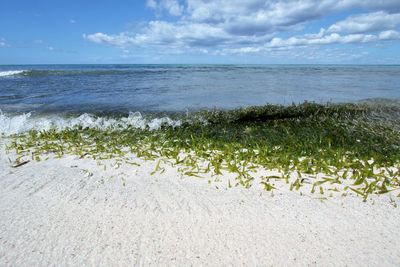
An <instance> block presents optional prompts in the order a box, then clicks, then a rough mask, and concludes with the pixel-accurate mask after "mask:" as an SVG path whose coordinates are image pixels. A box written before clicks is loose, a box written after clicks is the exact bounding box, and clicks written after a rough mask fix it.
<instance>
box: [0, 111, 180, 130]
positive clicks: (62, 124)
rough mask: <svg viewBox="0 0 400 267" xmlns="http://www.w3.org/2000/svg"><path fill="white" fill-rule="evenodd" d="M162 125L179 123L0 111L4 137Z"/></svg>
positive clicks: (138, 115) (134, 116)
mask: <svg viewBox="0 0 400 267" xmlns="http://www.w3.org/2000/svg"><path fill="white" fill-rule="evenodd" d="M163 125H168V126H173V127H177V126H180V125H181V121H180V120H172V119H171V118H169V117H162V118H154V119H147V118H144V117H143V116H142V114H141V113H140V112H130V113H129V115H128V116H127V117H122V118H106V117H96V116H94V115H91V114H87V113H85V114H82V115H80V116H79V117H74V118H63V117H60V116H57V115H53V116H46V117H32V114H31V113H25V114H21V115H16V116H8V115H6V114H3V113H2V112H1V110H0V133H2V134H5V135H10V134H19V133H24V132H27V131H29V130H39V131H41V130H50V129H57V130H63V129H65V128H71V127H76V126H81V127H83V128H86V127H88V128H96V129H101V130H105V129H125V128H128V127H134V128H138V129H146V128H148V129H149V130H157V129H160V127H161V126H163Z"/></svg>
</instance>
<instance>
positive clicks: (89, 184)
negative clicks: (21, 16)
mask: <svg viewBox="0 0 400 267" xmlns="http://www.w3.org/2000/svg"><path fill="white" fill-rule="evenodd" d="M13 156H14V155H13V153H12V152H10V154H5V151H4V148H2V151H1V158H0V159H1V163H0V164H1V165H0V170H1V171H0V190H1V192H0V214H1V217H0V244H1V246H0V265H2V266H32V265H36V266H37V265H42V266H43V265H57V266H68V265H75V266H76V265H92V266H110V265H113V266H127V265H134V266H149V265H152V266H155V265H157V266H160V265H161V266H167V265H175V266H182V265H185V266H187V265H195V266H199V265H201V266H204V265H207V266H220V265H235V266H238V265H246V266H260V265H263V266H277V265H278V266H279V265H293V266H306V265H311V266H344V265H348V266H378V265H379V266H398V265H399V263H400V254H399V252H398V249H397V248H398V247H399V246H400V233H399V231H398V222H399V220H400V210H399V208H396V205H399V204H400V201H399V200H398V198H395V197H394V198H393V199H392V200H391V195H390V194H385V195H374V196H373V197H371V199H369V200H368V201H367V202H363V201H362V198H360V197H358V196H356V195H351V194H349V195H347V196H345V197H341V196H337V197H333V198H332V197H331V198H327V199H324V200H321V199H319V198H318V197H317V196H315V195H312V194H310V193H303V194H299V192H296V191H290V190H289V188H288V187H287V186H282V187H280V188H278V189H277V190H274V191H273V192H272V193H271V192H267V191H265V190H263V189H262V187H261V186H260V185H259V184H258V183H256V182H254V185H253V186H252V187H251V188H249V189H246V188H244V187H241V186H239V187H232V188H229V187H228V183H227V179H229V175H225V176H221V177H220V178H219V179H217V180H215V177H211V176H210V175H209V176H204V177H203V178H196V177H188V176H184V175H182V174H181V173H180V172H178V171H177V168H174V167H168V166H165V171H164V172H163V173H156V174H153V175H151V174H150V173H151V172H152V171H153V170H154V169H155V166H156V161H144V160H141V159H139V158H135V159H134V160H135V162H138V163H139V164H140V166H132V165H129V164H122V165H121V166H119V167H117V166H114V168H113V167H112V166H113V163H112V162H111V161H103V163H102V164H104V165H107V164H108V168H107V169H106V170H104V168H103V167H100V166H99V165H98V161H96V160H93V159H90V158H80V157H77V156H73V155H69V156H65V157H63V158H61V159H56V158H53V157H50V158H49V159H47V160H42V161H40V162H36V161H30V162H28V163H26V164H25V165H23V166H20V167H17V168H12V167H11V165H12V164H11V163H10V162H9V160H8V158H13ZM209 180H212V182H211V183H209V182H208V181H209ZM304 192H307V190H305V191H304ZM308 192H309V190H308Z"/></svg>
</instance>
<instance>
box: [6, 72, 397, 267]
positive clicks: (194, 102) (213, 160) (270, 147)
mask: <svg viewBox="0 0 400 267" xmlns="http://www.w3.org/2000/svg"><path fill="white" fill-rule="evenodd" d="M0 69H3V72H2V73H3V74H4V75H3V76H2V77H1V78H0V86H1V88H2V89H3V90H1V92H0V215H1V216H0V266H49V265H50V266H82V265H84V266H399V265H400V253H399V252H398V247H400V233H399V231H398V226H399V221H400V209H399V207H398V206H399V205H400V195H399V193H400V191H399V189H400V178H399V177H400V172H399V169H400V153H399V151H400V138H399V136H400V127H399V125H400V120H399V118H400V102H399V101H398V97H399V93H398V90H397V84H398V83H397V82H398V79H399V78H398V77H399V75H398V73H400V67H399V66H308V65H305V66H268V65H266V66H236V65H235V66H189V65H183V66H180V65H179V66H175V65H171V66H170V65H162V66H157V65H124V66H120V65H43V66H16V67H14V68H10V67H7V66H3V67H2V68H0ZM382 73H383V74H385V77H386V78H384V77H383V76H382V77H381V74H382ZM277 77H280V78H277ZM299 77H303V78H299ZM357 77H363V78H362V79H361V81H362V82H360V80H359V79H358V78H357ZM377 77H380V78H377ZM236 78H237V80H238V81H239V80H240V82H234V79H236ZM300 80H302V84H303V85H302V86H301V88H299V87H298V86H297V85H298V84H299V81H300ZM210 81H213V82H210ZM320 81H323V82H322V83H321V82H320ZM375 81H378V82H375ZM350 84H351V85H350ZM321 87H322V88H325V89H324V90H321V89H320V88H321ZM31 88H32V90H31ZM244 88H245V89H246V90H244ZM285 88H286V89H285ZM341 88H346V90H347V91H346V92H345V93H343V89H341ZM382 88H386V89H387V90H383V89H382ZM365 92H366V93H365ZM114 96H115V97H114ZM255 96H258V97H255ZM379 96H381V97H382V98H380V97H379ZM369 97H370V98H369ZM303 98H308V99H309V101H305V102H301V101H302V99H303ZM328 99H334V100H335V101H333V102H332V103H331V102H328V103H325V101H326V100H328ZM291 100H295V102H296V103H293V104H287V103H288V102H289V101H291Z"/></svg>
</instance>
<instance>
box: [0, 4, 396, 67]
mask: <svg viewBox="0 0 400 267" xmlns="http://www.w3.org/2000/svg"><path fill="white" fill-rule="evenodd" d="M0 6H1V8H0V25H1V26H0V64H84V63H85V64H86V63H87V64H97V63H98V64H114V63H115V64H118V63H122V64H163V63H169V64H400V0H363V1H361V0H286V1H283V0H142V1H141V0H115V1H109V0H108V1H105V0H63V1H61V0H34V1H33V0H1V5H0Z"/></svg>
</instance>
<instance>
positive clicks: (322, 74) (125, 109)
mask: <svg viewBox="0 0 400 267" xmlns="http://www.w3.org/2000/svg"><path fill="white" fill-rule="evenodd" d="M399 99H400V66H397V65H390V66H389V65H373V66H372V65H371V66H366V65H362V66H361V65H360V66H358V65H33V66H29V65H18V66H0V110H1V111H0V132H20V131H24V130H27V129H31V128H49V127H52V126H55V125H56V126H59V127H61V125H64V126H71V125H76V124H87V125H100V124H101V125H107V124H108V123H111V122H110V117H111V118H112V116H113V115H114V114H118V115H122V116H125V119H126V120H127V121H126V122H125V123H128V124H132V125H138V127H144V126H143V125H145V124H148V123H150V124H151V123H153V124H154V123H156V122H154V121H146V122H144V121H143V118H142V114H146V113H158V114H159V113H165V114H168V113H171V112H193V111H196V110H199V109H210V108H219V109H232V108H238V107H246V106H251V105H264V104H283V105H289V104H292V103H302V102H304V101H309V102H317V103H327V102H332V103H343V102H359V101H365V100H369V101H371V100H372V101H374V100H380V101H387V100H390V101H398V100H399ZM139 112H140V113H139ZM104 116H107V118H108V119H105V118H104ZM165 116H167V115H165ZM160 119H161V121H160V122H164V123H165V122H167V123H171V124H174V123H176V122H173V121H168V119H167V117H164V118H160Z"/></svg>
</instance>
